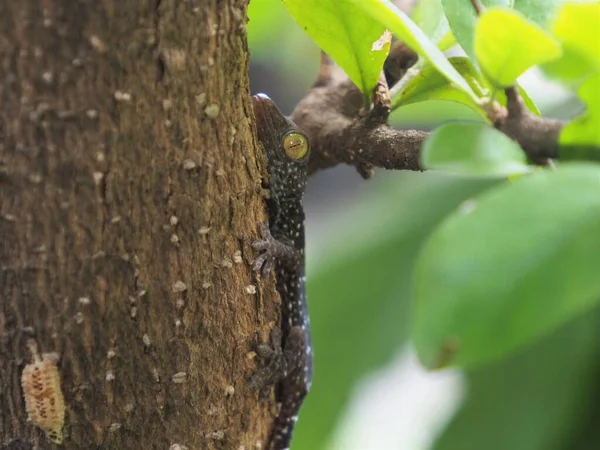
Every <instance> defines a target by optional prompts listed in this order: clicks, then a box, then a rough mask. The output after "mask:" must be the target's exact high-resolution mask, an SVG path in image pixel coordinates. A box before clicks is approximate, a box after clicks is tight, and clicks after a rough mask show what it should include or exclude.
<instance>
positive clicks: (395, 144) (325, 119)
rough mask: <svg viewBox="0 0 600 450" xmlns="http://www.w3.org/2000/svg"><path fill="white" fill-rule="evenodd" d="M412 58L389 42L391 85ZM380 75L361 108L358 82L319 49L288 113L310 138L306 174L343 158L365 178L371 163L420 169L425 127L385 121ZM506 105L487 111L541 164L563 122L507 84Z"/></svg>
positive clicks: (386, 95) (553, 155)
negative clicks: (313, 70)
mask: <svg viewBox="0 0 600 450" xmlns="http://www.w3.org/2000/svg"><path fill="white" fill-rule="evenodd" d="M415 61H416V55H415V54H414V52H412V51H410V50H409V49H407V48H406V47H405V46H403V45H402V44H396V45H394V46H393V47H392V51H391V52H390V57H389V58H388V59H387V61H386V65H385V73H386V78H387V83H389V84H390V86H392V85H393V84H394V83H396V82H398V80H400V79H402V77H403V74H404V73H406V71H407V70H408V69H409V68H410V67H411V65H412V64H414V62H415ZM387 83H386V79H384V78H383V77H382V78H381V79H380V82H379V83H378V85H377V88H376V89H375V92H374V94H373V102H374V105H373V108H371V110H370V111H369V112H366V113H365V111H364V109H363V103H362V96H361V93H360V91H359V90H358V88H357V87H356V86H355V85H354V84H353V83H352V82H351V81H350V80H349V79H348V77H347V76H346V75H345V74H344V72H343V71H342V70H341V69H340V68H339V67H337V66H336V65H335V64H334V63H333V62H332V61H331V60H330V59H329V58H328V57H327V56H325V55H323V57H322V60H321V68H320V70H319V75H318V77H317V80H316V82H315V84H314V85H313V87H312V88H311V89H310V91H309V92H308V93H307V94H306V96H305V97H304V98H303V99H302V100H300V102H299V103H298V105H297V106H296V109H295V110H294V112H293V113H292V119H293V120H294V122H296V124H298V126H300V127H301V128H302V129H303V130H304V131H305V132H306V133H307V135H308V137H309V139H310V141H311V159H310V162H309V174H310V175H312V174H314V173H315V172H317V171H318V170H321V169H326V168H329V167H333V166H335V165H337V164H340V163H345V164H349V165H352V166H354V167H356V169H357V170H358V172H359V173H360V174H361V175H362V176H363V177H365V178H369V177H370V176H371V175H372V169H373V167H381V168H384V169H395V170H422V168H421V167H420V165H419V155H420V149H421V145H422V143H423V141H424V139H425V138H426V137H427V136H428V133H426V132H423V131H418V130H396V129H393V128H391V127H390V126H389V125H387V112H388V111H389V91H388V88H387ZM506 95H507V108H504V107H502V106H500V105H498V104H497V103H494V104H491V105H490V108H489V112H488V115H489V117H490V119H491V121H492V123H493V124H494V126H495V127H496V128H497V129H498V130H500V131H501V132H503V133H505V134H506V135H507V136H509V137H510V138H511V139H513V140H515V141H516V142H518V143H519V144H520V145H521V147H522V148H523V150H524V151H525V153H526V154H527V155H528V156H529V158H530V159H531V161H532V162H534V163H536V164H546V163H547V161H548V159H552V158H556V156H557V154H558V136H559V134H560V131H561V130H562V127H563V126H564V124H565V123H564V122H563V121H560V120H555V119H547V118H540V117H537V116H535V115H534V114H533V113H531V112H530V111H529V110H528V109H527V108H526V107H524V105H523V100H522V99H521V97H520V96H519V94H518V92H517V90H516V89H515V88H509V89H507V90H506Z"/></svg>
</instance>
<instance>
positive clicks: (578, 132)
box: [559, 73, 600, 161]
mask: <svg viewBox="0 0 600 450" xmlns="http://www.w3.org/2000/svg"><path fill="white" fill-rule="evenodd" d="M579 97H580V98H581V99H582V100H583V101H584V102H585V104H586V105H587V111H586V112H584V113H583V114H582V115H581V116H579V117H577V118H576V119H574V120H572V121H571V122H569V123H568V124H567V125H565V127H564V128H563V130H562V132H561V134H560V138H559V143H560V146H561V148H560V150H559V155H560V158H561V159H565V160H568V159H587V160H590V159H593V160H596V161H599V160H600V73H597V74H596V75H594V76H592V77H590V78H588V80H587V81H586V82H585V83H583V84H582V85H581V88H580V89H579Z"/></svg>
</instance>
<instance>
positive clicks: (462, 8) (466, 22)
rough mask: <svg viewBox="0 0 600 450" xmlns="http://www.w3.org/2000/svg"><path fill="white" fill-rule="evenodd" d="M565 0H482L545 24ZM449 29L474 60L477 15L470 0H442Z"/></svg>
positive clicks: (485, 4)
mask: <svg viewBox="0 0 600 450" xmlns="http://www.w3.org/2000/svg"><path fill="white" fill-rule="evenodd" d="M564 2H565V0H482V1H480V3H481V4H482V5H483V6H484V7H486V8H492V7H494V6H498V7H506V8H514V9H515V10H516V11H519V12H520V13H521V14H523V16H525V17H526V18H527V19H529V20H531V21H533V22H535V23H537V24H538V25H540V26H545V25H546V24H547V22H548V20H549V19H550V18H552V16H553V15H554V13H555V11H556V8H557V7H558V6H559V5H560V4H562V3H564ZM442 5H443V6H444V11H445V13H446V17H447V18H448V23H449V24H450V29H451V30H452V32H453V33H454V36H455V37H456V40H457V41H458V43H459V44H460V45H461V47H462V48H463V50H464V51H465V52H466V53H467V55H469V57H470V58H471V59H472V60H473V61H475V47H474V36H475V27H476V23H477V15H476V14H475V10H474V9H473V4H472V3H471V0H442Z"/></svg>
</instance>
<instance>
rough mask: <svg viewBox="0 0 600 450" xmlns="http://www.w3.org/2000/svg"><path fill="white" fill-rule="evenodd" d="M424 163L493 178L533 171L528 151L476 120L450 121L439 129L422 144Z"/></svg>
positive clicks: (439, 168)
mask: <svg viewBox="0 0 600 450" xmlns="http://www.w3.org/2000/svg"><path fill="white" fill-rule="evenodd" d="M421 166H422V167H423V168H425V169H436V170H443V171H448V172H454V173H458V174H461V175H475V176H490V177H506V176H509V175H517V174H524V173H529V172H530V171H531V169H530V168H529V166H528V165H527V157H526V156H525V153H524V152H523V150H521V148H520V147H519V146H518V145H517V144H516V143H515V142H514V141H513V140H511V139H510V138H508V137H507V136H506V135H504V134H502V133H501V132H499V131H498V130H496V129H494V128H491V127H489V126H487V125H483V124H477V123H448V124H445V125H442V126H441V127H439V128H437V129H436V130H435V131H434V132H433V133H431V134H430V135H429V137H428V138H427V139H426V140H425V143H424V144H423V149H422V151H421Z"/></svg>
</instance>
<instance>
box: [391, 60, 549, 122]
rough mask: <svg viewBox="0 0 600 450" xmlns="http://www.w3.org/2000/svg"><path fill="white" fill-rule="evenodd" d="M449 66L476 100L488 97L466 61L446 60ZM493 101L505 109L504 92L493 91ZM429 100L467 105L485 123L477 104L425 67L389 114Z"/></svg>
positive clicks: (485, 87)
mask: <svg viewBox="0 0 600 450" xmlns="http://www.w3.org/2000/svg"><path fill="white" fill-rule="evenodd" d="M448 61H450V64H452V66H453V67H454V68H455V69H456V70H457V71H458V73H460V75H461V76H462V77H463V78H464V79H465V80H466V81H467V83H469V86H471V89H473V92H475V94H476V95H477V96H478V97H480V98H485V97H489V96H490V90H491V89H492V88H491V86H489V87H488V85H489V83H488V82H487V80H485V79H481V78H482V77H481V75H480V74H479V72H478V70H477V68H476V67H475V66H474V65H473V64H472V63H471V61H470V60H469V59H468V58H465V57H463V56H454V57H451V58H448ZM517 87H518V89H519V93H520V94H521V97H522V98H523V101H524V102H525V106H527V108H528V109H529V110H530V111H532V112H533V113H534V114H536V115H537V116H539V115H540V112H539V110H538V109H537V107H536V106H535V104H534V103H533V100H532V99H531V97H529V95H528V94H527V92H525V90H524V89H522V88H521V86H518V84H517ZM495 98H496V101H497V102H498V103H500V104H501V105H503V106H506V95H505V94H504V91H496V92H495ZM429 100H446V101H451V102H456V103H460V104H463V105H467V106H468V107H469V108H471V109H473V110H474V111H476V112H477V113H478V114H479V115H480V116H481V117H482V118H483V119H484V120H486V121H488V122H489V118H488V116H487V112H486V111H485V110H484V109H483V108H482V106H481V104H480V103H479V102H474V101H473V99H472V98H471V97H469V96H468V95H466V94H465V93H464V92H462V91H461V90H460V89H458V88H456V86H454V85H453V84H452V83H451V82H449V81H448V80H447V79H446V78H445V77H444V76H443V75H442V74H441V73H439V72H438V71H437V70H436V69H435V68H434V67H433V66H432V65H431V64H428V63H427V64H425V65H424V66H423V67H422V68H421V71H420V72H419V73H418V74H417V75H416V76H415V77H413V78H412V79H411V80H410V81H409V82H408V83H406V86H405V87H404V89H402V90H401V91H400V92H399V93H398V94H397V95H395V96H394V97H393V98H392V106H391V108H392V111H394V110H396V109H397V108H399V107H401V106H406V105H410V104H413V103H419V102H424V101H429Z"/></svg>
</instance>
